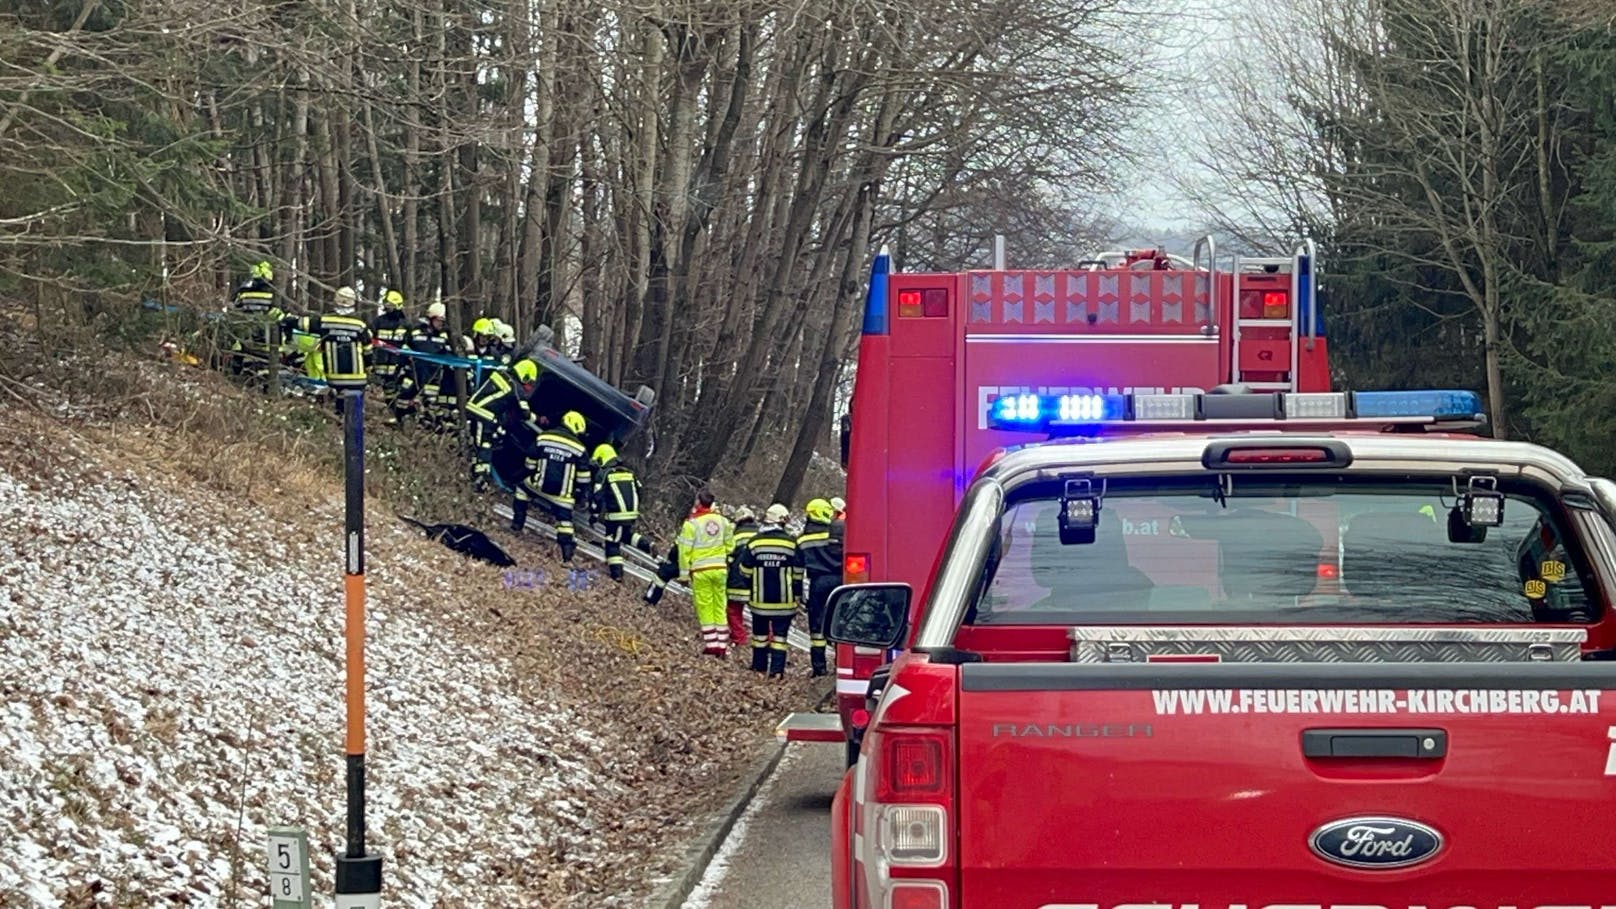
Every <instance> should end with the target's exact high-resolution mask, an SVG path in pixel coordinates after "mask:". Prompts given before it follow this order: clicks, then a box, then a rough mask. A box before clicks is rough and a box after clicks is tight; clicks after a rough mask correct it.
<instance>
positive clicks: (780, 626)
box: [752, 609, 796, 676]
mask: <svg viewBox="0 0 1616 909" xmlns="http://www.w3.org/2000/svg"><path fill="white" fill-rule="evenodd" d="M795 615H796V610H795V609H793V610H792V611H790V612H784V611H776V610H768V609H765V610H762V611H759V610H757V609H753V610H752V671H753V672H763V671H765V670H767V671H768V673H769V675H770V676H783V675H785V674H786V651H787V649H788V648H789V647H790V646H791V645H790V644H789V643H787V640H786V639H787V636H789V635H790V634H791V619H792V617H793V616H795Z"/></svg>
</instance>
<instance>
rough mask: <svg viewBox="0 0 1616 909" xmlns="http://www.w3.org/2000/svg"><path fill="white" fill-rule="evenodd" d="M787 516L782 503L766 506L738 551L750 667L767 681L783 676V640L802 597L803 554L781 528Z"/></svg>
mask: <svg viewBox="0 0 1616 909" xmlns="http://www.w3.org/2000/svg"><path fill="white" fill-rule="evenodd" d="M789 517H791V511H790V510H789V509H787V508H786V507H785V506H784V505H781V504H779V503H778V502H777V503H775V504H773V505H770V506H769V507H768V509H767V510H766V511H764V512H763V526H762V527H761V528H759V529H758V530H757V532H756V533H754V534H753V535H752V536H751V537H750V538H749V539H748V540H747V541H746V545H745V546H744V547H741V548H740V550H739V552H740V559H739V560H738V561H739V565H740V569H741V574H742V576H743V577H744V578H745V579H746V582H747V586H748V590H747V599H748V600H749V604H750V606H751V608H752V671H753V672H756V673H759V674H762V673H763V672H765V671H767V672H768V675H769V678H771V679H783V678H785V676H786V655H787V653H788V652H789V651H788V648H789V647H790V644H789V643H788V641H787V638H788V636H789V635H790V634H791V619H792V617H793V616H795V615H796V614H797V601H798V600H799V599H800V598H801V597H802V580H803V568H802V552H801V550H799V549H798V547H797V541H796V540H795V539H793V538H792V536H791V531H789V530H787V529H786V527H785V523H786V519H787V518H789Z"/></svg>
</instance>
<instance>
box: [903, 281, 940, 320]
mask: <svg viewBox="0 0 1616 909" xmlns="http://www.w3.org/2000/svg"><path fill="white" fill-rule="evenodd" d="M898 315H899V316H900V317H902V318H905V319H917V318H922V319H938V318H942V317H943V316H946V315H948V288H946V287H927V288H925V289H922V290H900V291H898Z"/></svg>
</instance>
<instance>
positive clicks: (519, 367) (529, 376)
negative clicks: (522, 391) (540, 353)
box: [511, 359, 539, 385]
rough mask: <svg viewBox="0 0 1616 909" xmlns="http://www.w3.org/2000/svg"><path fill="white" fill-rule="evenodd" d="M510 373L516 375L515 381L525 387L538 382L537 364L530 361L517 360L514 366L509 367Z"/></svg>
mask: <svg viewBox="0 0 1616 909" xmlns="http://www.w3.org/2000/svg"><path fill="white" fill-rule="evenodd" d="M511 372H513V373H516V381H518V382H521V383H522V384H523V385H526V384H528V383H529V382H534V381H537V380H538V378H539V364H537V363H535V362H533V361H532V360H526V359H524V360H517V361H516V365H514V366H512V367H511Z"/></svg>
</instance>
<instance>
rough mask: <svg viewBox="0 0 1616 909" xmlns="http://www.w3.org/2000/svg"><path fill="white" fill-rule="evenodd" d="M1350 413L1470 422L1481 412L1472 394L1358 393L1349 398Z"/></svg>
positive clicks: (1447, 391) (1451, 391)
mask: <svg viewBox="0 0 1616 909" xmlns="http://www.w3.org/2000/svg"><path fill="white" fill-rule="evenodd" d="M1352 402H1353V410H1354V412H1355V413H1356V415H1357V416H1358V417H1360V418H1364V417H1369V418H1373V417H1435V418H1437V419H1450V420H1451V419H1471V418H1474V417H1477V416H1479V415H1480V414H1482V413H1483V412H1484V408H1483V407H1482V404H1481V395H1478V394H1476V393H1475V392H1473V391H1458V390H1454V389H1438V390H1432V391H1359V392H1354V393H1353V396H1352Z"/></svg>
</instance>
